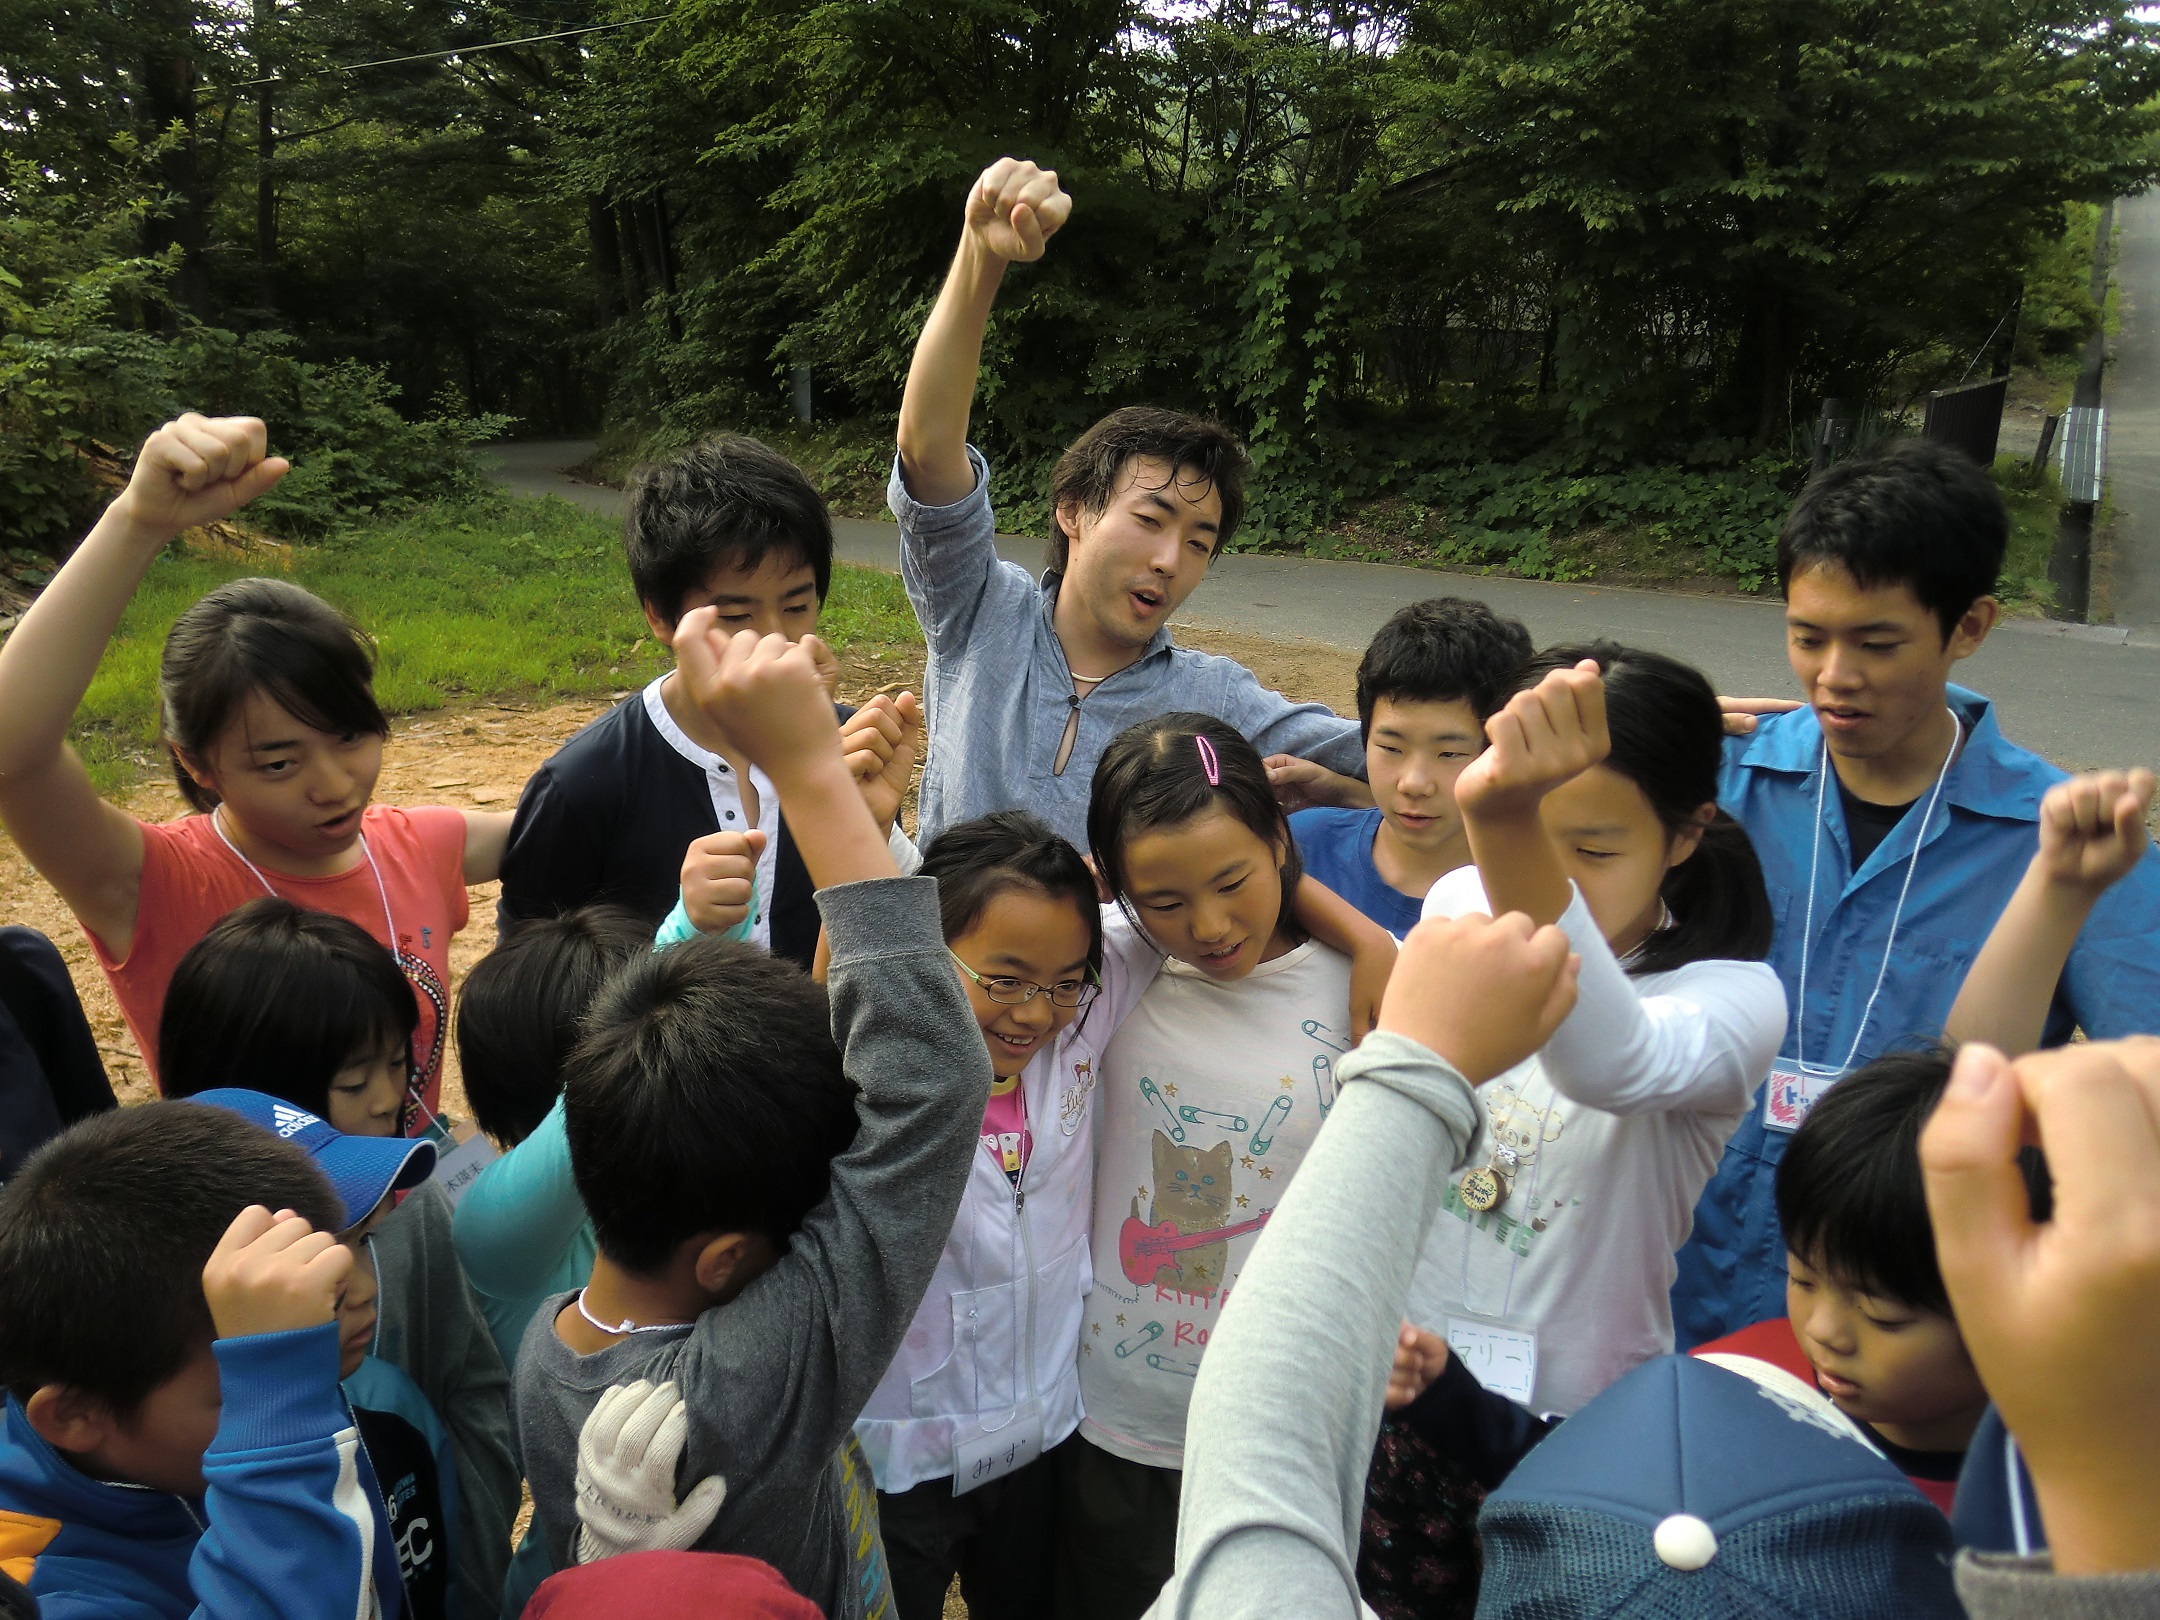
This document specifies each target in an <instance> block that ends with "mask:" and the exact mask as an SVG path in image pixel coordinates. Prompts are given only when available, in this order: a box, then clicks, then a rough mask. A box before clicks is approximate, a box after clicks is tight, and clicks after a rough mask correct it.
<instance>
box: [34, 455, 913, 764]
mask: <svg viewBox="0 0 2160 1620" xmlns="http://www.w3.org/2000/svg"><path fill="white" fill-rule="evenodd" d="M260 571H261V570H260V569H256V568H251V567H249V566H248V565H247V564H244V563H238V562H230V561H211V560H207V559H203V558H197V557H190V556H183V555H179V554H176V553H168V554H167V555H166V556H164V557H161V558H159V559H158V561H157V562H156V563H155V564H154V565H153V566H152V567H151V569H150V573H149V576H148V577H147V578H146V579H145V580H144V581H143V584H142V586H141V587H140V588H139V589H138V590H137V591H136V593H135V597H134V600H133V601H132V602H130V603H129V604H128V610H127V613H126V614H125V615H124V616H123V617H122V619H121V621H120V628H119V631H118V633H117V634H116V635H115V636H114V637H113V640H112V643H111V645H110V646H108V647H107V648H106V651H105V656H104V659H103V660H102V661H101V662H100V664H99V665H98V672H97V675H96V677H95V678H94V679H93V680H92V682H91V684H90V690H89V692H88V694H87V695H86V696H85V698H84V700H83V704H82V707H81V709H80V710H79V711H78V712H77V714H76V720H75V730H74V735H73V740H74V743H75V746H76V747H77V748H78V749H79V750H81V752H82V754H83V757H84V759H85V761H86V762H87V763H88V764H89V766H90V770H91V774H92V776H93V777H95V778H96V779H97V781H98V785H99V787H100V788H101V789H108V790H109V789H111V788H115V787H118V786H121V785H123V784H124V783H126V782H128V781H130V780H132V779H133V778H134V777H136V776H137V775H138V774H140V773H141V772H142V771H143V770H144V769H146V768H152V767H159V766H160V765H161V762H160V760H159V759H158V748H157V736H158V724H157V719H158V716H157V669H158V658H159V655H160V653H161V651H162V650H163V647H164V643H165V633H166V631H167V630H168V629H170V628H171V626H172V622H173V620H174V619H175V618H177V617H178V616H179V614H180V613H181V612H182V611H183V610H184V609H185V608H186V607H187V606H188V605H189V604H190V603H191V602H193V601H195V600H196V598H198V597H200V596H201V595H202V594H203V593H204V592H205V591H208V590H210V589H212V588H213V587H215V586H218V585H222V584H224V583H225V582H226V581H227V580H232V579H238V578H241V577H243V576H244V575H247V574H249V573H253V572H260ZM291 577H292V578H293V579H294V580H295V581H297V582H298V583H299V584H302V585H304V586H306V587H307V588H308V589H309V590H311V591H313V592H315V593H316V594H317V595H318V596H320V597H322V598H323V599H324V600H325V601H327V602H330V603H333V604H334V605H336V606H337V607H339V608H341V609H343V610H344V611H345V612H346V613H348V614H350V615H351V616H352V618H353V619H354V621H355V622H356V623H358V624H359V625H360V626H361V627H362V628H363V629H365V630H366V631H367V632H368V633H369V634H371V635H372V636H374V637H375V640H376V642H377V644H378V646H379V647H380V649H381V659H380V662H379V664H378V666H377V669H376V676H375V692H376V696H377V697H378V698H379V699H380V700H381V702H382V705H383V708H384V709H385V710H387V711H388V712H389V713H391V714H412V713H416V712H418V711H421V710H425V709H435V708H440V707H442V706H443V705H444V704H446V703H449V702H452V701H455V700H459V699H473V698H484V699H497V700H509V701H514V702H525V701H533V702H538V701H546V700H554V699H560V698H566V697H595V696H602V695H605V694H606V693H608V692H615V691H622V690H624V689H626V688H629V687H635V686H640V685H643V684H644V683H645V682H646V681H648V680H650V679H651V678H652V677H653V676H654V675H656V674H658V673H660V672H661V671H662V670H663V669H665V668H666V667H667V665H668V661H669V659H668V653H667V650H666V649H665V648H663V647H661V646H660V645H659V644H658V643H656V642H655V641H654V640H653V639H652V635H651V633H650V631H648V630H647V628H646V625H645V621H644V618H643V616H642V615H641V614H640V613H639V611H638V607H637V602H636V598H635V597H634V596H633V595H632V594H631V590H630V576H629V572H628V570H627V569H626V568H625V567H624V565H623V557H622V545H621V542H620V540H619V538H618V535H617V530H616V528H615V526H614V525H613V524H612V523H610V522H609V521H607V520H606V519H604V518H600V517H596V516H594V515H592V514H591V513H588V512H583V511H580V510H578V509H577V508H576V507H573V506H571V505H570V504H568V503H567V502H565V501H560V500H555V499H552V498H549V499H544V500H531V499H523V498H519V497H515V496H498V497H492V498H488V499H485V500H481V501H476V502H473V503H470V504H462V505H446V506H429V507H423V508H420V509H419V510H417V511H414V512H412V513H409V514H408V515H406V516H404V517H402V518H398V519H395V520H392V521H389V522H384V523H372V524H367V525H363V526H360V527H356V528H352V529H348V530H345V531H343V532H341V533H339V534H336V535H333V536H332V537H331V538H329V539H328V540H325V541H324V542H322V543H321V544H319V545H313V546H303V547H299V548H296V549H295V551H294V553H293V566H292V573H291ZM819 629H820V633H821V634H823V635H824V636H825V638H826V639H827V640H829V641H830V642H832V643H833V645H834V646H835V647H838V648H849V647H854V648H858V649H861V650H866V651H874V650H876V649H878V648H880V647H883V646H888V645H889V646H894V647H916V646H920V645H921V641H922V636H921V632H920V631H919V630H918V629H917V627H916V623H915V615H914V613H913V611H912V610H911V609H910V608H909V607H908V603H907V597H906V595H905V594H904V593H903V591H902V590H901V587H900V582H899V580H898V579H896V578H894V577H893V576H892V575H889V574H882V573H878V572H876V571H874V570H872V569H867V568H854V567H850V566H848V565H846V564H841V565H838V566H836V567H835V568H834V569H833V582H832V594H831V596H830V597H829V598H828V599H827V601H826V604H825V612H824V615H823V618H822V620H821V622H820V626H819Z"/></svg>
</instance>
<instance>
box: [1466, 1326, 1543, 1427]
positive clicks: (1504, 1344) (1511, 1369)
mask: <svg viewBox="0 0 2160 1620" xmlns="http://www.w3.org/2000/svg"><path fill="white" fill-rule="evenodd" d="M1447 1342H1448V1348H1449V1349H1450V1350H1453V1351H1454V1352H1455V1354H1456V1355H1457V1356H1459V1357H1460V1358H1461V1359H1462V1364H1463V1365H1464V1366H1465V1367H1468V1368H1469V1369H1470V1371H1471V1373H1472V1374H1473V1375H1474V1376H1475V1377H1476V1379H1477V1381H1478V1382H1479V1383H1481V1384H1483V1385H1484V1386H1485V1387H1486V1388H1487V1389H1489V1390H1491V1391H1492V1392H1493V1393H1494V1394H1495V1395H1505V1396H1506V1397H1507V1398H1508V1399H1509V1400H1511V1401H1520V1402H1522V1404H1523V1405H1525V1406H1528V1405H1529V1404H1530V1395H1531V1392H1532V1391H1533V1390H1535V1389H1536V1388H1537V1334H1536V1333H1535V1332H1534V1331H1533V1330H1531V1329H1529V1328H1521V1327H1513V1326H1510V1325H1509V1324H1507V1323H1505V1322H1483V1321H1479V1320H1477V1319H1476V1318H1475V1317H1469V1316H1451V1317H1449V1318H1448V1319H1447Z"/></svg>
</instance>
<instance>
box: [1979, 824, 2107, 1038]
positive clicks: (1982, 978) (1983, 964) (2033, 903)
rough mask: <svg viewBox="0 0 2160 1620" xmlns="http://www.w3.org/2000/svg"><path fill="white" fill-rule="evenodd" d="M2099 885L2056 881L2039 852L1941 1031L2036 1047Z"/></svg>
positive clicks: (1996, 923) (2011, 898)
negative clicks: (2040, 858) (2079, 931)
mask: <svg viewBox="0 0 2160 1620" xmlns="http://www.w3.org/2000/svg"><path fill="white" fill-rule="evenodd" d="M2101 893H2102V890H2100V889H2094V888H2086V887H2080V886H2076V885H2072V884H2065V883H2058V882H2055V881H2053V880H2052V879H2051V878H2050V877H2049V876H2048V874H2047V872H2046V871H2045V870H2044V869H2043V867H2042V864H2041V862H2040V860H2039V858H2038V857H2035V858H2034V860H2033V863H2032V865H2031V866H2029V867H2027V868H2026V870H2025V876H2024V878H2023V879H2022V880H2021V881H2020V882H2019V884H2018V886H2017V888H2016V890H2015V891H2013V892H2012V894H2011V896H2010V903H2009V904H2008V905H2007V906H2005V907H2003V913H2002V915H2001V916H2000V917H1998V918H1997V919H1996V920H1995V926H1994V928H1993V929H1991V930H1990V931H1989V933H1988V937H1987V942H1986V943H1985V944H1984V945H1982V946H1981V947H1980V954H1979V955H1978V956H1976V957H1974V958H1973V965H1972V967H1971V968H1970V969H1968V970H1967V972H1966V974H1965V982H1964V984H1963V985H1962V986H1960V987H1959V989H1958V995H1957V1000H1956V1002H1955V1003H1953V1004H1952V1006H1951V1008H1950V1016H1949V1017H1948V1018H1947V1019H1945V1020H1944V1023H1943V1034H1944V1035H1945V1036H1946V1037H1947V1038H1948V1039H1950V1040H1952V1041H1957V1042H1963V1041H1985V1042H1987V1043H1988V1044H1989V1045H1990V1046H1996V1047H2000V1048H2001V1049H2002V1050H2003V1051H2005V1052H2007V1053H2009V1054H2010V1056H2012V1057H2016V1056H2018V1055H2019V1054H2021V1053H2024V1052H2030V1051H2032V1050H2033V1049H2034V1048H2035V1047H2037V1046H2038V1045H2039V1044H2040V1036H2041V1033H2042V1031H2043V1030H2044V1029H2045V1027H2046V1025H2047V1014H2048V1008H2049V1006H2050V1005H2051V1004H2052V1003H2053V1001H2054V999H2055V986H2056V984H2057V982H2058V981H2059V980H2060V979H2061V978H2062V972H2063V967H2064V965H2065V964H2066V963H2068V962H2069V960H2070V952H2071V949H2072V947H2074V946H2075V945H2076V944H2077V937H2078V930H2079V929H2081V928H2083V927H2084V926H2085V919H2086V918H2087V917H2089V916H2090V915H2092V908H2093V906H2094V905H2095V904H2097V903H2098V901H2099V899H2100V895H2101Z"/></svg>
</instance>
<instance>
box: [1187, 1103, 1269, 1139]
mask: <svg viewBox="0 0 2160 1620" xmlns="http://www.w3.org/2000/svg"><path fill="white" fill-rule="evenodd" d="M1178 1118H1179V1119H1182V1120H1183V1121H1184V1122H1185V1123H1186V1124H1188V1125H1212V1126H1214V1127H1215V1128H1216V1129H1217V1130H1220V1131H1227V1132H1229V1133H1230V1134H1231V1135H1232V1136H1240V1135H1243V1134H1244V1133H1245V1132H1246V1131H1248V1130H1250V1129H1252V1127H1251V1126H1249V1125H1247V1124H1246V1123H1245V1116H1244V1115H1243V1114H1218V1113H1216V1112H1215V1111H1214V1110H1213V1109H1212V1108H1186V1107H1184V1106H1182V1105H1181V1106H1180V1107H1179V1108H1178Z"/></svg>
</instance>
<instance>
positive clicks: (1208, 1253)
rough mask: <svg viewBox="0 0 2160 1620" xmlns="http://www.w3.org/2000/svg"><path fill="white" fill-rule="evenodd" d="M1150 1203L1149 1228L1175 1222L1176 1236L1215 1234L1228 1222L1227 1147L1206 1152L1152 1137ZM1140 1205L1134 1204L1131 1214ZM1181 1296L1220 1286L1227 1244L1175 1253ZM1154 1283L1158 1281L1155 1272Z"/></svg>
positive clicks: (1220, 1144) (1220, 1145)
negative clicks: (1153, 1189) (1152, 1197)
mask: <svg viewBox="0 0 2160 1620" xmlns="http://www.w3.org/2000/svg"><path fill="white" fill-rule="evenodd" d="M1154 1147H1155V1198H1154V1202H1153V1204H1152V1206H1151V1207H1150V1209H1149V1211H1148V1222H1149V1224H1150V1225H1155V1226H1159V1225H1161V1224H1162V1223H1163V1222H1164V1221H1175V1222H1177V1229H1178V1235H1179V1236H1180V1237H1185V1236H1189V1235H1191V1234H1192V1233H1194V1232H1219V1231H1221V1230H1222V1228H1223V1226H1224V1224H1225V1223H1226V1222H1227V1221H1228V1220H1229V1217H1230V1144H1229V1143H1228V1142H1218V1143H1216V1145H1215V1146H1213V1147H1211V1148H1196V1147H1180V1146H1178V1145H1177V1144H1176V1143H1175V1142H1173V1141H1171V1140H1170V1138H1169V1137H1167V1136H1165V1135H1164V1134H1163V1133H1162V1132H1161V1131H1157V1132H1156V1133H1155V1143H1154ZM1139 1212H1140V1200H1139V1199H1137V1198H1136V1199H1134V1200H1133V1213H1134V1214H1136V1215H1137V1214H1138V1213H1139ZM1169 1260H1170V1265H1171V1267H1172V1270H1173V1273H1174V1276H1175V1280H1174V1282H1172V1284H1171V1286H1172V1287H1174V1288H1176V1289H1177V1290H1178V1291H1179V1292H1180V1293H1186V1294H1205V1293H1208V1292H1210V1291H1212V1290H1214V1289H1217V1288H1220V1287H1222V1285H1223V1274H1224V1272H1225V1271H1226V1270H1227V1269H1228V1268H1229V1265H1230V1245H1229V1244H1228V1243H1227V1242H1223V1243H1203V1244H1201V1245H1200V1246H1199V1247H1198V1248H1192V1249H1179V1250H1177V1251H1176V1252H1174V1253H1173V1254H1171V1256H1170V1257H1169ZM1156 1282H1157V1283H1158V1284H1160V1283H1161V1282H1162V1276H1161V1274H1160V1273H1159V1272H1158V1273H1157V1275H1156Z"/></svg>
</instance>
